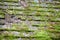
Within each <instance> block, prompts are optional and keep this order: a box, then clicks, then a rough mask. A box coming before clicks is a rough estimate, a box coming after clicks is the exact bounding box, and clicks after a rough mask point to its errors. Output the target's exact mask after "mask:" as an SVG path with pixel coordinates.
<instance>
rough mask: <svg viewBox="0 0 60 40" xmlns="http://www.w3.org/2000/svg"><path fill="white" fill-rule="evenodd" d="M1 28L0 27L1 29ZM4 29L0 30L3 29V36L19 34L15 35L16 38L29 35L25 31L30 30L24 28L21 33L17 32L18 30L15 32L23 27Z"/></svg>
mask: <svg viewBox="0 0 60 40" xmlns="http://www.w3.org/2000/svg"><path fill="white" fill-rule="evenodd" d="M1 30H2V29H1ZM5 30H6V31H5ZM5 30H4V29H3V30H2V31H5V32H3V33H2V35H3V34H5V33H6V35H5V36H11V37H14V36H13V34H14V35H19V36H16V37H18V38H19V37H22V38H23V37H24V36H29V35H31V34H30V33H29V34H27V33H26V32H30V31H27V30H26V32H23V33H22V32H21V34H19V33H20V32H16V31H23V30H24V28H22V30H11V29H5ZM9 31H10V32H9ZM13 31H14V32H13ZM24 31H25V30H24ZM9 33H10V35H9ZM11 33H12V34H11ZM8 40H9V39H8ZM19 40H20V38H19Z"/></svg>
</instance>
